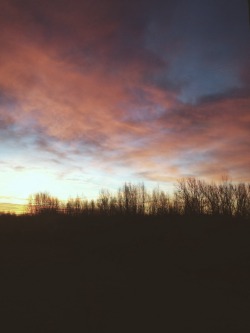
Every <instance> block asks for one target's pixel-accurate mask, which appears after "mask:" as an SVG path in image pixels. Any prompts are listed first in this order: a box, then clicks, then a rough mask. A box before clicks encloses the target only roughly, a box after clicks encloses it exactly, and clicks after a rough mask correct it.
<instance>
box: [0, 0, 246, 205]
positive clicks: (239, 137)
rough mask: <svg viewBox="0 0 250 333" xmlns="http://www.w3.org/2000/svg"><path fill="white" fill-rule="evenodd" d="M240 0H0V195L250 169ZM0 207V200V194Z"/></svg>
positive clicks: (168, 184) (11, 199)
mask: <svg viewBox="0 0 250 333" xmlns="http://www.w3.org/2000/svg"><path fill="white" fill-rule="evenodd" d="M249 151H250V26H249V18H248V4H247V1H246V0H169V1H168V0H162V1H161V0H149V1H145V0H133V1H124V0H81V1H80V0H79V1H78V0H71V1H66V0H37V1H34V0H1V1H0V166H1V168H0V203H2V205H3V204H5V206H4V207H6V203H8V204H9V203H10V204H11V203H12V204H23V203H25V200H26V198H27V197H28V196H29V194H32V193H35V192H38V191H39V192H40V191H48V192H50V193H51V194H52V195H55V196H58V197H59V198H60V199H63V200H64V199H67V198H68V197H70V196H71V197H75V196H77V195H80V196H86V197H90V198H93V197H95V196H96V195H97V194H98V192H99V190H100V189H101V188H108V189H110V190H111V191H113V190H116V189H117V188H118V187H119V186H121V185H122V184H123V183H124V182H125V181H126V182H133V183H138V182H142V181H144V183H145V185H146V187H149V188H150V187H152V186H156V185H158V184H159V185H160V186H161V187H162V188H163V189H171V188H172V184H173V182H175V181H176V179H178V178H181V177H186V176H196V177H199V178H202V179H206V180H217V179H220V178H221V177H222V176H224V175H228V176H229V177H230V179H232V180H233V181H246V182H249V181H250V153H249ZM0 210H1V205H0Z"/></svg>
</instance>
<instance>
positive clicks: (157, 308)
mask: <svg viewBox="0 0 250 333" xmlns="http://www.w3.org/2000/svg"><path fill="white" fill-rule="evenodd" d="M249 240H250V224H249V223H248V222H246V221H245V222H242V221H236V220H223V221H222V220H216V221H215V220H211V219H208V218H207V219H202V220H201V219H199V218H196V219H190V220H187V219H186V218H172V219H170V218H168V219H166V218H165V219H163V218H162V219H156V218H154V219H151V218H149V217H148V218H146V219H141V220H140V219H135V220H131V219H128V220H127V219H126V218H124V219H122V220H121V219H119V218H113V219H109V220H105V221H104V220H103V219H101V218H99V219H97V218H95V219H92V220H84V221H81V220H80V219H79V220H68V219H67V218H65V217H60V216H58V217H40V218H38V217H27V216H26V217H25V216H20V217H13V216H9V217H1V219H0V269H1V272H0V286H1V287H0V288H1V302H0V314H1V317H2V318H1V327H2V332H6V333H8V332H17V331H21V332H27V333H28V332H32V333H40V332H41V333H42V332H43V333H44V332H46V333H50V332H51V333H52V332H53V333H56V332H88V333H91V332H119V333H122V332H223V331H225V332H249V330H250V320H249V313H250V312H249V311H250V286H249V278H250V242H249Z"/></svg>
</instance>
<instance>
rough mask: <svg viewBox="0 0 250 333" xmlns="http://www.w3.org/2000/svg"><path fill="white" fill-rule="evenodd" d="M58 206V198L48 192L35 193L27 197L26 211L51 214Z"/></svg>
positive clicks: (55, 211) (57, 209)
mask: <svg viewBox="0 0 250 333" xmlns="http://www.w3.org/2000/svg"><path fill="white" fill-rule="evenodd" d="M59 208H60V203H59V200H58V199H57V198H56V197H53V196H51V195H50V194H49V193H47V192H44V193H42V192H41V193H36V194H34V195H31V196H30V197H29V202H28V207H27V210H28V213H29V214H52V213H57V212H58V211H59Z"/></svg>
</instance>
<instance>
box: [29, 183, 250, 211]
mask: <svg viewBox="0 0 250 333" xmlns="http://www.w3.org/2000/svg"><path fill="white" fill-rule="evenodd" d="M27 213H28V214H31V215H41V214H65V215H70V216H80V215H85V216H94V215H104V216H114V215H132V216H139V215H151V216H165V215H185V216H194V215H210V216H228V217H234V216H235V217H243V218H249V217H250V184H246V183H237V184H235V183H232V182H230V181H228V180H223V181H221V182H220V183H219V184H216V183H208V182H205V181H203V180H199V179H196V178H185V179H181V180H179V181H178V182H177V183H176V188H175V191H174V193H173V194H171V195H170V194H169V193H167V192H165V191H163V190H160V188H159V187H158V188H155V189H153V190H152V191H148V190H147V189H146V188H145V185H144V184H143V183H140V184H136V185H135V184H131V183H125V184H124V185H123V186H122V187H121V188H119V189H118V191H117V193H115V194H112V193H111V192H110V191H108V190H101V191H100V193H99V196H98V198H97V199H96V200H88V199H82V198H80V197H76V198H71V199H69V200H68V201H67V202H66V203H65V202H62V201H60V200H59V199H58V198H56V197H54V196H52V195H50V194H49V193H36V194H33V195H31V196H30V197H29V199H28V204H27Z"/></svg>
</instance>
